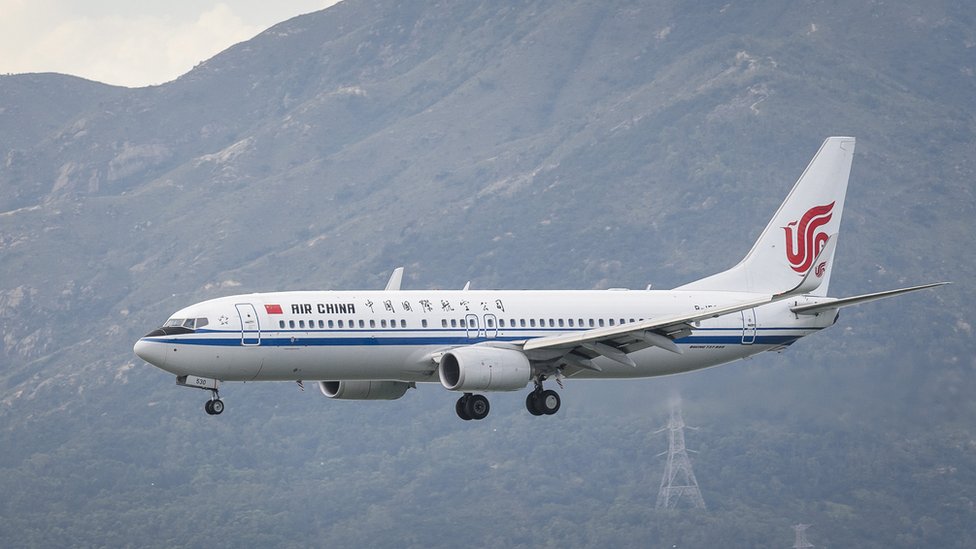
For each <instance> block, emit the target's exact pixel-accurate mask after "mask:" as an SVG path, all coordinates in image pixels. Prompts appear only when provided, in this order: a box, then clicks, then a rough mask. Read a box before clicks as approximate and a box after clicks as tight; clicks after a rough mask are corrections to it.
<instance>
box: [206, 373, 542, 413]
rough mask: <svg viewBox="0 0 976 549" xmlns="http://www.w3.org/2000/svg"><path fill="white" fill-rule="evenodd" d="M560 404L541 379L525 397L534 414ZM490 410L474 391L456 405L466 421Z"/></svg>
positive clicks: (455, 408)
mask: <svg viewBox="0 0 976 549" xmlns="http://www.w3.org/2000/svg"><path fill="white" fill-rule="evenodd" d="M218 402H219V401H218ZM560 404H561V400H560V398H559V393H557V392H556V391H553V390H552V389H543V388H542V380H541V379H537V380H536V381H535V389H534V390H533V391H532V392H531V393H529V395H528V396H527V397H525V408H526V409H527V410H528V411H529V413H530V414H532V415H534V416H542V415H546V416H551V415H552V414H555V413H556V412H558V411H559V406H560ZM490 410H491V406H490V405H489V404H488V398H487V397H485V395H476V394H473V393H464V395H463V396H462V397H461V398H459V399H457V404H455V405H454V411H455V412H457V415H458V417H459V418H461V419H463V420H465V421H469V420H472V419H485V418H486V417H488V412H489V411H490ZM208 413H209V410H208ZM217 413H220V412H217Z"/></svg>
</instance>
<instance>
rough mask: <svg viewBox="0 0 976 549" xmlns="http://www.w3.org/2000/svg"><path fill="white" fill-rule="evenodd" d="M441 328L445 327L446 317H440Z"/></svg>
mask: <svg viewBox="0 0 976 549" xmlns="http://www.w3.org/2000/svg"><path fill="white" fill-rule="evenodd" d="M441 328H447V319H446V318H442V319H441Z"/></svg>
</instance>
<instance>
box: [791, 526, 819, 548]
mask: <svg viewBox="0 0 976 549" xmlns="http://www.w3.org/2000/svg"><path fill="white" fill-rule="evenodd" d="M809 527H810V525H809V524H796V525H794V526H793V531H794V532H796V541H795V542H794V543H793V549H809V548H810V547H813V546H814V545H813V544H812V543H810V542H809V541H807V528H809Z"/></svg>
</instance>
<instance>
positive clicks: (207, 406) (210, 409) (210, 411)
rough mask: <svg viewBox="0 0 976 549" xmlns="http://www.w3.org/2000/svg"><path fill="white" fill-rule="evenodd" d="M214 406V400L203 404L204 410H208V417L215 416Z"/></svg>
mask: <svg viewBox="0 0 976 549" xmlns="http://www.w3.org/2000/svg"><path fill="white" fill-rule="evenodd" d="M212 405H213V401H212V400H208V401H207V402H205V403H204V404H203V409H204V410H206V412H207V415H208V416H212V415H214V411H213V406H212Z"/></svg>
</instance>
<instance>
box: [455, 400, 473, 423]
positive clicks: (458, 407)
mask: <svg viewBox="0 0 976 549" xmlns="http://www.w3.org/2000/svg"><path fill="white" fill-rule="evenodd" d="M467 402H468V395H464V396H463V397H461V398H459V399H457V404H455V405H454V411H455V412H457V415H458V417H459V418H461V419H463V420H464V421H471V416H470V415H468V412H467Z"/></svg>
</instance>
